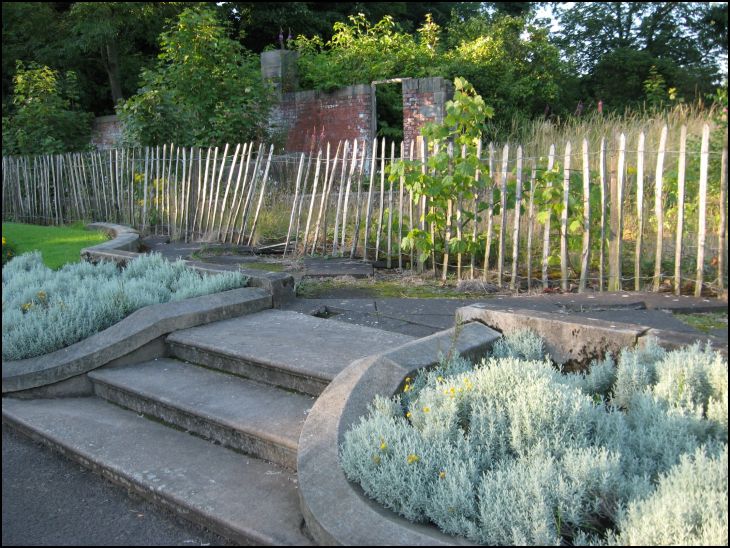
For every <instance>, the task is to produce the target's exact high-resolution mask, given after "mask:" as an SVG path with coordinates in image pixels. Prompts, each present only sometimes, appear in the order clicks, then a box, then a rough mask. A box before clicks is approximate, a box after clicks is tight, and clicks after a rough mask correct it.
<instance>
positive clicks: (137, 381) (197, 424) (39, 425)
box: [3, 310, 412, 545]
mask: <svg viewBox="0 0 730 548" xmlns="http://www.w3.org/2000/svg"><path fill="white" fill-rule="evenodd" d="M411 340H412V337H408V336H405V335H400V334H396V333H389V332H385V331H379V330H376V329H372V328H368V327H361V326H356V325H350V324H345V323H341V322H337V321H333V320H326V319H321V318H315V317H312V316H307V315H304V314H299V313H296V312H284V311H279V310H264V311H261V312H257V313H254V314H249V315H246V316H241V317H239V318H234V319H230V320H224V321H219V322H214V323H211V324H207V325H204V326H201V327H195V328H191V329H185V330H181V331H177V332H175V333H173V334H171V335H170V336H168V338H167V348H168V354H169V356H168V357H164V358H158V359H154V360H151V361H145V362H141V363H135V364H132V365H124V366H117V367H105V368H100V369H96V370H94V371H92V372H90V373H89V374H88V377H89V379H90V381H91V382H92V384H93V392H94V396H92V397H83V398H58V399H31V400H26V399H14V398H3V421H5V422H6V423H8V424H10V425H12V426H13V427H15V428H17V429H19V430H21V431H22V432H24V433H25V434H27V435H29V436H30V437H32V438H34V439H36V440H38V441H41V442H43V443H46V444H47V445H50V446H51V447H53V448H54V449H56V450H58V451H59V452H61V453H63V454H65V455H66V456H68V457H70V458H72V459H75V460H77V461H79V462H81V463H82V464H84V465H86V466H88V467H90V468H92V469H93V470H95V471H97V472H98V473H100V474H102V475H104V476H105V477H107V478H109V479H111V480H112V481H114V482H116V483H118V484H121V485H123V486H125V487H127V488H128V489H130V490H132V491H134V492H136V493H138V494H140V495H142V496H144V497H145V498H148V499H151V500H154V501H157V502H159V503H160V504H161V505H163V506H165V507H167V508H168V509H171V510H174V511H175V512H177V513H178V514H180V515H181V516H183V517H185V518H186V519H189V520H191V521H194V522H196V523H198V524H200V525H203V526H205V527H207V528H209V529H210V530H212V531H214V532H216V533H218V534H220V535H222V536H224V537H226V538H228V539H229V540H231V541H233V542H235V543H237V544H256V545H307V544H312V541H311V539H310V538H309V537H308V535H307V532H306V528H305V527H304V520H303V518H302V514H301V511H300V508H299V496H298V492H297V474H296V457H297V449H298V445H299V435H300V432H301V429H302V426H303V424H304V421H305V419H306V417H307V413H308V412H309V410H310V409H311V407H312V405H313V404H314V401H315V399H316V396H317V395H319V394H320V393H321V392H322V390H324V388H325V387H326V386H327V384H328V383H329V382H330V381H331V380H332V379H333V378H334V377H335V376H336V375H337V374H338V373H339V372H340V371H342V370H343V369H344V368H345V367H347V366H348V365H349V364H350V363H351V362H352V361H353V360H355V359H358V358H362V357H365V356H368V355H372V354H376V353H379V352H382V351H384V350H386V349H388V348H393V347H397V346H400V345H402V344H405V343H407V342H409V341H411Z"/></svg>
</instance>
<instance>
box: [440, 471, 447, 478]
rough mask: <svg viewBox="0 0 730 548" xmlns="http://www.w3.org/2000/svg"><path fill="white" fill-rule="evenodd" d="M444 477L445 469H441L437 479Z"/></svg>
mask: <svg viewBox="0 0 730 548" xmlns="http://www.w3.org/2000/svg"><path fill="white" fill-rule="evenodd" d="M445 477H446V471H445V470H441V472H439V479H444V478H445Z"/></svg>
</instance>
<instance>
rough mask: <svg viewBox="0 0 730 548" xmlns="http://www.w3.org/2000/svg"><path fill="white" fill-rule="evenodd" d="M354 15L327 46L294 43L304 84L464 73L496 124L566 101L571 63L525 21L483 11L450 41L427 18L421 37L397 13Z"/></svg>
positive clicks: (454, 29) (453, 29)
mask: <svg viewBox="0 0 730 548" xmlns="http://www.w3.org/2000/svg"><path fill="white" fill-rule="evenodd" d="M349 19H350V20H349V23H335V26H334V31H335V32H334V35H333V36H332V38H331V40H330V41H329V42H327V43H326V44H325V43H323V41H322V39H321V38H320V37H319V36H314V37H312V38H307V37H305V36H299V37H297V39H296V40H294V42H293V46H294V47H295V48H296V49H297V51H298V52H299V68H300V83H301V85H302V87H303V88H305V89H307V88H315V89H322V90H326V91H330V90H332V89H335V88H337V87H341V86H346V85H350V84H358V83H369V82H372V81H374V80H383V79H389V78H397V77H406V76H407V77H413V78H421V77H426V76H443V77H445V78H448V79H453V78H456V77H464V78H466V79H468V80H469V81H470V82H471V83H472V84H473V85H474V87H475V88H476V91H477V92H478V93H479V94H480V95H482V96H483V97H484V98H485V100H486V101H487V102H489V103H490V104H492V105H494V107H495V113H496V116H495V119H494V120H493V123H495V124H496V125H497V127H500V128H503V127H505V126H506V125H507V124H508V123H509V122H511V121H512V119H513V118H514V117H515V116H522V117H529V116H532V115H535V114H539V113H542V112H544V109H545V107H546V105H549V104H555V103H560V101H561V100H562V96H561V89H560V82H561V81H562V80H563V77H564V73H565V72H566V71H567V68H566V66H565V65H564V64H563V63H562V62H561V60H560V55H559V50H558V49H557V48H556V47H555V46H553V45H551V44H550V42H549V40H548V33H547V31H546V30H544V29H540V28H539V27H537V26H535V25H533V24H530V23H528V22H527V21H526V20H525V19H524V18H521V17H512V16H508V15H505V16H501V17H498V18H495V19H494V20H492V19H488V18H486V17H483V16H482V17H473V18H471V19H469V21H468V22H454V23H453V24H452V25H451V26H450V28H449V31H448V33H447V36H446V38H447V40H446V43H444V40H443V38H444V36H443V35H444V31H443V29H442V28H441V27H440V26H439V25H438V24H437V23H436V22H435V21H434V20H433V18H431V17H430V16H428V15H427V16H426V19H425V21H424V23H423V25H422V26H421V27H419V28H418V30H417V31H416V33H414V34H411V33H407V32H405V31H403V29H402V28H401V27H400V26H399V25H398V24H397V23H396V21H395V20H394V18H393V17H390V16H385V17H384V18H383V19H382V20H380V21H379V22H377V23H376V24H371V23H370V22H369V21H368V20H367V18H366V17H365V15H363V14H359V15H357V16H351V17H350V18H349ZM454 36H458V37H459V39H458V40H456V39H455V38H454ZM389 100H391V101H401V99H400V97H393V98H390V99H389Z"/></svg>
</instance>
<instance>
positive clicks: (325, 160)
mask: <svg viewBox="0 0 730 548" xmlns="http://www.w3.org/2000/svg"><path fill="white" fill-rule="evenodd" d="M690 139H692V140H691V141H690ZM654 140H655V141H656V142H652V144H651V148H650V147H649V146H648V144H647V143H648V139H647V136H646V135H644V133H640V134H639V135H631V136H627V135H625V134H623V133H621V134H619V135H618V136H615V137H614V136H611V137H610V138H608V137H603V138H601V139H600V140H599V141H598V142H592V143H591V142H589V141H588V140H587V139H581V138H578V139H575V140H567V141H566V142H563V143H556V144H553V145H550V146H549V147H548V150H538V148H539V147H538V146H536V145H525V146H517V145H512V144H503V145H498V144H495V143H486V144H483V145H482V144H480V145H479V147H478V154H479V155H480V158H482V160H483V164H484V166H485V168H486V169H483V170H481V171H480V170H477V172H476V173H475V174H474V175H475V177H476V178H477V179H481V180H482V181H483V182H484V189H483V190H481V191H479V192H478V193H477V194H474V195H472V196H458V197H455V199H454V200H450V201H449V210H448V214H447V223H446V228H445V229H443V228H442V229H439V228H438V227H437V226H435V224H434V222H433V220H432V216H430V215H429V213H433V211H432V209H433V208H432V206H431V204H430V203H429V200H428V199H427V198H426V197H422V198H421V199H420V200H419V199H414V195H413V193H412V192H411V190H409V188H407V187H406V185H405V184H404V179H403V178H402V177H401V178H394V180H393V181H391V180H390V179H391V177H389V173H390V166H391V165H392V164H393V163H394V162H397V161H399V160H401V159H404V160H409V161H410V162H417V163H418V165H420V168H419V169H420V171H421V173H423V174H426V173H431V171H432V169H431V167H429V165H428V157H429V155H430V154H433V153H434V145H429V144H428V143H426V142H424V141H423V140H419V141H418V142H416V143H412V144H410V145H409V146H408V147H407V149H406V147H405V146H404V145H403V143H400V144H397V143H395V142H393V143H390V144H388V143H386V142H385V140H384V139H383V140H377V139H375V140H373V141H372V142H369V143H366V142H363V141H343V142H340V143H337V144H331V143H327V144H322V145H321V146H318V147H316V150H315V147H314V146H313V147H312V150H311V151H310V152H309V153H308V154H307V153H300V154H287V155H274V147H273V145H268V146H267V145H264V144H258V145H257V144H255V143H247V144H238V145H235V146H229V145H225V146H224V147H211V148H207V149H203V148H195V147H193V148H186V147H178V146H174V145H161V146H156V147H146V148H137V149H118V150H109V151H98V152H86V153H68V154H61V155H54V156H32V157H3V179H2V181H3V182H2V203H3V205H2V207H3V219H4V220H16V221H21V222H29V223H37V224H63V223H66V222H69V221H76V220H84V221H92V220H94V221H96V220H104V221H109V222H117V223H124V224H128V225H130V226H133V227H135V228H138V229H140V230H141V231H143V232H145V233H153V234H159V235H165V236H169V237H170V238H172V239H178V240H185V241H193V240H195V241H210V242H221V243H233V244H237V245H248V246H251V245H253V244H256V243H261V242H262V241H264V240H267V239H268V240H269V241H268V242H264V243H268V244H271V243H272V241H273V242H274V245H269V247H270V248H275V247H276V246H277V245H278V246H279V248H280V250H282V251H283V252H284V253H289V254H292V255H299V256H301V255H314V254H325V255H333V256H346V257H351V258H355V257H359V258H364V259H367V260H382V261H384V262H385V266H387V267H389V268H391V267H398V268H401V269H402V268H406V267H410V268H414V269H418V270H424V269H431V270H432V271H433V272H434V273H437V272H439V271H440V272H439V274H440V275H441V277H442V278H446V277H447V275H449V274H452V273H453V274H455V275H456V277H457V278H458V279H463V278H469V279H475V278H480V279H483V280H489V281H495V282H497V283H499V284H500V285H501V284H505V283H507V282H509V285H510V287H511V288H512V289H515V290H518V289H520V288H521V287H525V284H526V287H528V288H533V287H536V286H537V287H544V288H548V287H551V286H555V285H559V286H560V287H561V288H562V289H563V290H568V289H569V288H570V286H571V284H575V285H576V286H577V288H578V290H579V291H584V290H586V289H587V288H589V287H591V288H595V289H597V290H600V291H603V290H606V289H607V290H609V291H617V290H622V289H636V290H639V289H651V290H653V291H661V290H665V289H667V287H669V288H671V289H672V290H673V291H675V292H676V293H677V294H680V292H681V291H682V290H683V289H684V291H687V290H688V289H689V290H690V291H693V292H694V293H695V294H696V295H700V294H701V293H702V291H703V288H706V287H707V286H712V288H713V289H714V290H716V291H719V292H722V291H723V290H724V288H725V285H726V283H727V282H726V267H727V216H726V207H727V203H726V202H727V144H726V143H727V141H726V140H725V144H724V145H722V150H721V151H720V150H711V139H710V127H709V125H707V124H706V125H705V126H704V128H703V131H702V133H701V135H696V136H688V132H687V130H686V128H685V127H682V128H681V131H680V134H679V135H676V136H675V135H670V134H669V130H668V129H667V128H666V127H664V129H663V130H662V131H661V134H660V135H659V136H658V140H657V139H654ZM688 143H689V144H688ZM435 146H436V147H437V146H438V144H436V145H435ZM442 146H443V145H442ZM449 153H450V154H452V150H451V147H450V151H449ZM411 165H413V164H411ZM652 198H653V200H652ZM452 202H453V203H452ZM652 202H653V208H651V209H650V207H649V205H650V204H651V203H652ZM414 228H419V229H421V230H423V231H425V232H429V233H430V236H431V239H432V241H434V242H437V245H436V246H435V249H434V251H433V252H432V253H431V255H430V257H429V258H427V259H426V260H425V261H421V260H420V259H419V257H418V256H417V253H416V252H415V251H414V250H412V249H402V248H401V242H402V241H403V238H404V236H406V234H407V233H408V232H410V231H411V230H413V229H414ZM454 242H466V243H467V244H468V245H466V246H456V247H455V248H454V246H453V245H451V244H453V243H454ZM508 244H511V245H508ZM454 250H455V252H454ZM652 259H653V261H652ZM632 267H633V268H632Z"/></svg>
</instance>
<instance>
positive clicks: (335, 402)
mask: <svg viewBox="0 0 730 548" xmlns="http://www.w3.org/2000/svg"><path fill="white" fill-rule="evenodd" d="M499 336H500V335H499V333H497V332H495V331H493V330H492V329H489V328H488V327H486V326H484V325H481V324H479V323H471V324H467V325H463V326H459V327H456V328H452V329H449V330H446V331H442V332H440V333H436V334H434V335H431V336H430V337H425V338H423V339H419V340H417V341H414V342H411V343H408V344H405V345H403V346H401V347H398V348H396V349H394V350H392V351H390V352H386V353H384V354H380V355H376V356H371V357H368V358H364V359H361V360H357V361H355V362H353V363H352V364H351V365H350V366H348V367H347V369H345V370H344V371H343V372H342V373H340V374H339V375H338V376H337V377H335V379H334V380H333V381H332V383H331V384H330V385H329V387H328V388H327V389H326V390H325V391H324V392H323V393H322V395H321V396H320V397H319V399H318V400H317V402H316V403H315V405H314V407H313V408H312V410H311V411H310V413H309V416H308V418H307V421H306V422H305V424H304V428H303V430H302V435H301V437H300V438H299V455H298V460H297V469H298V472H299V496H300V500H301V508H302V513H303V514H304V518H305V521H306V523H307V526H308V528H309V531H310V533H311V534H312V536H313V537H314V539H315V541H316V542H317V543H319V544H322V545H354V546H357V545H375V546H377V545H382V546H386V545H405V546H408V545H411V546H423V545H431V546H433V545H454V544H469V543H467V542H466V541H464V540H463V539H459V538H455V537H450V536H447V535H444V534H442V533H440V532H439V531H438V530H437V529H436V528H435V527H431V526H424V525H416V524H413V523H410V522H408V521H406V520H405V519H403V518H401V517H399V516H398V515H396V514H395V513H393V512H390V511H389V510H386V509H385V508H383V507H381V506H380V505H379V504H377V503H375V502H374V501H371V500H369V499H368V498H366V497H365V496H364V495H363V493H362V490H361V489H360V487H359V486H357V485H354V484H352V483H350V482H349V481H348V480H347V478H346V477H345V475H344V472H343V471H342V468H341V467H340V464H339V447H340V444H341V443H342V441H343V439H344V434H345V432H346V431H347V430H348V429H349V428H350V427H351V426H352V425H353V424H355V423H356V422H357V421H358V420H359V419H360V417H362V416H363V415H365V413H366V412H367V406H368V404H370V403H371V402H372V400H373V398H374V397H375V396H376V395H383V396H390V395H392V394H395V393H396V392H397V391H398V390H399V389H400V388H401V387H402V385H403V381H404V379H405V378H406V377H407V376H409V375H413V374H414V372H415V371H417V370H418V369H421V368H423V367H430V366H433V365H435V364H436V363H438V361H439V355H440V354H442V353H448V352H452V351H455V352H458V353H459V354H461V355H463V356H466V357H470V358H478V357H479V356H482V355H484V354H485V353H486V351H487V350H488V349H489V348H491V346H492V344H493V343H494V341H496V340H497V339H498V338H499Z"/></svg>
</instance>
